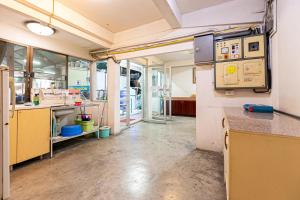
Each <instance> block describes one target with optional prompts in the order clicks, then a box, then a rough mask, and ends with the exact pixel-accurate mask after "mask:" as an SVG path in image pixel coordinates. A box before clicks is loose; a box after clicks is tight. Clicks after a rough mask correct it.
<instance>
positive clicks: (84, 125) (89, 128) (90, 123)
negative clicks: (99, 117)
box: [75, 119, 95, 132]
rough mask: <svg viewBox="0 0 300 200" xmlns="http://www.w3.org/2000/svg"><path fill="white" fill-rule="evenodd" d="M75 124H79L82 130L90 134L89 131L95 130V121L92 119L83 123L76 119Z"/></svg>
mask: <svg viewBox="0 0 300 200" xmlns="http://www.w3.org/2000/svg"><path fill="white" fill-rule="evenodd" d="M75 123H76V124H77V125H81V127H82V130H83V131H84V132H89V131H92V130H94V123H95V122H94V120H93V119H92V120H90V121H82V120H81V119H76V120H75Z"/></svg>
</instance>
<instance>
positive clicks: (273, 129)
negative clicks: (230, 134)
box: [224, 107, 300, 137]
mask: <svg viewBox="0 0 300 200" xmlns="http://www.w3.org/2000/svg"><path fill="white" fill-rule="evenodd" d="M224 112H225V115H226V118H227V121H228V125H229V129H230V130H233V131H239V132H254V133H257V134H272V135H279V136H280V135H281V136H290V137H300V120H297V119H295V118H292V117H289V116H287V115H283V114H279V113H276V112H275V113H273V114H271V113H251V112H247V111H244V109H242V108H237V107H225V108H224Z"/></svg>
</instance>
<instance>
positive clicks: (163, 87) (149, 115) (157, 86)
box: [144, 65, 172, 123]
mask: <svg viewBox="0 0 300 200" xmlns="http://www.w3.org/2000/svg"><path fill="white" fill-rule="evenodd" d="M145 74H146V76H145V83H147V84H145V95H144V98H145V105H147V109H145V115H144V120H145V121H148V122H153V123H166V122H167V120H171V119H172V115H171V113H170V112H169V114H167V110H169V109H170V108H168V107H167V106H168V105H169V106H170V107H171V101H172V98H171V97H172V94H171V91H172V89H171V70H170V68H167V67H166V66H165V65H152V66H150V65H148V66H147V68H145Z"/></svg>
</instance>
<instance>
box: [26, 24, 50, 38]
mask: <svg viewBox="0 0 300 200" xmlns="http://www.w3.org/2000/svg"><path fill="white" fill-rule="evenodd" d="M26 26H27V28H28V29H29V30H30V31H31V32H33V33H35V34H38V35H42V36H50V35H53V34H54V33H55V30H54V28H51V27H49V26H47V25H43V24H41V23H40V22H36V21H30V22H26Z"/></svg>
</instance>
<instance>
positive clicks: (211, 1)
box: [176, 0, 232, 14]
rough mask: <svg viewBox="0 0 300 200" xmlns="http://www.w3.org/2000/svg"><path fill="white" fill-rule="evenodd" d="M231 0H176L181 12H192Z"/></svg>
mask: <svg viewBox="0 0 300 200" xmlns="http://www.w3.org/2000/svg"><path fill="white" fill-rule="evenodd" d="M228 1H232V0H176V2H177V5H178V7H179V10H180V11H181V13H182V14H185V13H189V12H194V11H196V10H199V9H203V8H208V7H211V6H215V5H218V4H222V3H225V2H228Z"/></svg>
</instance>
